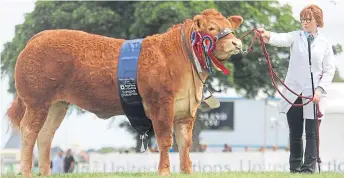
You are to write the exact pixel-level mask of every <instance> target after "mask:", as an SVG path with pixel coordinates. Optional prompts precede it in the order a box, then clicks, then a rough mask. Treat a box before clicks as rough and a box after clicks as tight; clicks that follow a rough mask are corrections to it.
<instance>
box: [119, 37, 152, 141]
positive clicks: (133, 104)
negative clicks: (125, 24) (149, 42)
mask: <svg viewBox="0 0 344 178" xmlns="http://www.w3.org/2000/svg"><path fill="white" fill-rule="evenodd" d="M142 41H143V39H136V40H126V41H125V42H124V43H123V46H122V48H121V51H120V56H119V59H118V67H117V70H118V73H117V75H118V81H117V82H118V92H119V95H120V99H121V104H122V108H123V110H124V113H125V115H126V116H127V117H128V119H129V122H130V124H131V126H132V127H133V128H134V129H135V130H136V131H137V132H138V133H139V134H140V135H141V137H143V138H141V139H142V140H143V139H144V138H145V137H146V136H148V135H147V132H148V131H151V130H152V128H153V126H152V122H151V120H150V119H148V118H147V116H146V114H145V112H144V109H143V105H142V98H141V96H140V94H139V92H138V89H137V63H138V59H139V56H140V50H141V44H142Z"/></svg>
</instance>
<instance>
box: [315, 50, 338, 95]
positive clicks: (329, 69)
mask: <svg viewBox="0 0 344 178" xmlns="http://www.w3.org/2000/svg"><path fill="white" fill-rule="evenodd" d="M322 65H323V76H322V78H321V79H320V82H319V85H318V86H319V87H321V88H323V89H324V90H325V91H327V89H328V87H329V86H330V84H331V83H332V80H333V77H334V73H335V72H336V64H335V58H334V54H333V49H332V46H331V45H330V44H329V45H328V46H327V50H326V52H325V56H324V59H323V62H322Z"/></svg>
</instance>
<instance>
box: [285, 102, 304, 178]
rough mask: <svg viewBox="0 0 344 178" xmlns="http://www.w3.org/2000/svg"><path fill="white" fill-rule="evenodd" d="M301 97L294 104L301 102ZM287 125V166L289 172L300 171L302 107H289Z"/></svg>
mask: <svg viewBox="0 0 344 178" xmlns="http://www.w3.org/2000/svg"><path fill="white" fill-rule="evenodd" d="M301 103H302V99H301V98H298V99H297V100H296V101H295V104H301ZM287 119H288V125H289V142H290V156H289V166H290V168H289V169H290V172H294V173H295V172H296V173H297V172H301V165H302V158H303V141H302V134H303V122H304V119H303V107H294V106H293V107H291V108H290V109H289V111H288V113H287Z"/></svg>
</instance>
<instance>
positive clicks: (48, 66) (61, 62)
mask: <svg viewBox="0 0 344 178" xmlns="http://www.w3.org/2000/svg"><path fill="white" fill-rule="evenodd" d="M242 22H243V19H242V17H240V16H231V17H228V18H225V17H224V16H223V15H222V14H221V13H219V12H218V11H216V10H214V9H207V10H204V11H203V12H202V13H201V14H199V15H196V16H195V17H194V18H193V20H185V21H184V22H183V25H182V24H178V25H174V26H173V27H172V28H170V29H169V30H168V31H167V32H166V33H163V34H157V35H153V36H148V37H146V38H145V39H144V40H143V43H142V49H141V53H140V56H139V62H138V73H137V76H138V81H137V85H138V91H139V93H140V95H141V97H142V102H143V106H144V110H145V113H146V115H147V117H148V118H149V119H150V120H151V121H152V124H153V127H154V132H155V136H156V138H157V141H158V146H159V150H160V162H159V168H158V172H159V175H170V160H169V154H168V152H169V149H170V147H171V145H172V129H173V128H174V129H175V134H176V138H177V143H178V147H179V152H180V153H179V154H180V169H181V172H183V173H191V172H192V164H191V160H190V157H189V150H190V146H191V142H192V133H191V132H192V128H193V124H194V120H195V112H196V110H197V108H198V107H199V105H200V103H201V100H202V90H203V84H202V82H201V81H200V78H201V79H202V80H203V81H204V80H205V79H206V78H207V76H208V75H209V72H208V71H207V70H206V69H204V68H203V71H202V72H201V73H199V74H197V70H196V68H195V67H194V65H193V63H192V60H193V59H189V57H188V50H189V51H190V50H192V48H191V40H190V35H191V34H192V31H194V30H196V31H199V32H207V33H208V34H210V35H211V36H213V37H215V36H216V35H219V33H220V32H221V31H222V32H223V29H232V30H234V29H237V28H238V27H239V26H240V24H241V23H242ZM182 26H183V27H182ZM182 28H184V29H182ZM181 32H182V33H183V34H184V35H185V39H186V41H187V46H185V45H184V44H183V40H182V38H181ZM124 41H125V40H124V39H115V38H108V37H104V36H100V35H95V34H89V33H85V32H82V31H76V30H46V31H43V32H40V33H38V34H36V35H35V36H34V37H32V38H31V39H30V41H29V42H28V43H27V45H26V47H25V49H24V50H23V51H22V52H21V53H20V55H19V57H18V60H17V63H16V66H15V86H16V89H17V97H16V99H15V101H14V102H13V103H12V105H11V107H10V108H9V109H8V111H7V114H8V116H9V118H10V120H11V122H12V125H13V126H14V127H17V128H20V131H21V139H22V143H21V144H22V145H21V146H22V147H21V167H20V171H21V173H22V174H23V175H24V176H26V177H28V176H31V174H32V173H31V166H32V164H31V163H32V152H33V147H34V144H35V141H36V140H37V143H38V148H39V172H40V174H42V175H50V167H49V165H50V161H49V157H50V147H51V142H52V139H53V137H54V133H55V131H56V130H57V128H58V127H59V126H60V124H61V122H62V120H63V118H64V117H65V114H66V111H67V108H68V105H69V104H74V105H77V106H79V107H80V108H83V109H85V110H88V111H90V112H92V113H94V114H96V115H97V116H98V117H100V118H104V119H106V118H110V117H112V116H115V115H123V114H124V112H123V109H122V106H121V103H120V97H119V95H118V89H117V88H118V84H117V64H118V57H119V55H120V49H121V45H122V44H123V42H124ZM240 51H241V41H240V40H239V39H237V38H236V37H235V36H234V35H233V33H229V34H227V35H225V36H223V38H220V39H218V41H217V43H216V48H215V50H214V56H216V58H217V60H218V61H220V62H221V63H223V62H224V61H226V60H227V59H228V58H229V57H230V56H231V55H233V54H237V53H239V52H240ZM215 68H216V69H217V70H220V69H219V68H218V67H215ZM198 75H199V76H200V78H199V76H198ZM81 125H82V124H81Z"/></svg>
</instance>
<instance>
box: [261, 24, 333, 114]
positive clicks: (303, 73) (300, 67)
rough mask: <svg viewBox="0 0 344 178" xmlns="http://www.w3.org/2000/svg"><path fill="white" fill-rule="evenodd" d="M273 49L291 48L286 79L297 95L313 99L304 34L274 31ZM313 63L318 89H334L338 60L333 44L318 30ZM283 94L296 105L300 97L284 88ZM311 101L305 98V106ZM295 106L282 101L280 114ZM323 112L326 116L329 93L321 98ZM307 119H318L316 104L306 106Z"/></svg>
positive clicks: (320, 107) (312, 54) (314, 77)
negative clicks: (333, 83) (331, 87)
mask: <svg viewBox="0 0 344 178" xmlns="http://www.w3.org/2000/svg"><path fill="white" fill-rule="evenodd" d="M267 43H268V44H271V45H273V46H278V47H290V60H289V67H288V72H287V75H286V77H285V80H284V81H285V84H286V85H287V86H288V87H289V88H290V89H291V90H293V91H294V92H296V93H298V94H301V93H302V95H303V96H310V97H311V96H312V95H313V92H312V81H311V74H310V67H309V57H308V43H307V37H306V35H305V34H304V31H292V32H288V33H276V32H270V40H269V41H268V42H267ZM311 59H312V60H311V63H312V72H313V80H314V88H316V87H318V86H320V87H322V88H323V89H324V90H325V91H326V92H327V91H328V90H327V89H328V87H329V86H330V84H331V82H332V80H333V77H334V73H335V70H336V67H335V58H334V54H333V50H332V45H331V44H330V43H329V42H328V40H327V39H326V38H325V37H324V36H323V35H322V34H321V33H320V32H319V31H318V33H317V35H316V36H315V39H314V41H313V43H312V44H311ZM282 94H283V95H284V96H285V97H286V98H287V99H288V100H289V101H291V102H292V103H294V102H295V100H296V99H297V96H296V95H295V94H293V93H291V92H290V91H289V90H288V89H286V88H285V87H284V86H283V90H282ZM307 101H309V100H308V99H303V103H306V102H307ZM290 107H291V105H290V104H289V103H288V102H287V101H286V100H284V99H283V98H282V99H281V101H280V103H279V104H278V108H279V112H280V113H285V114H286V113H287V112H288V111H289V109H290ZM319 109H320V111H321V113H322V114H323V117H321V118H319V119H323V118H324V117H325V109H326V94H325V95H323V96H322V97H321V98H320V102H319ZM303 117H304V118H305V119H314V111H313V102H310V103H309V104H307V105H305V106H303Z"/></svg>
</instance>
